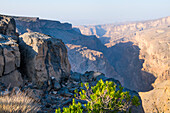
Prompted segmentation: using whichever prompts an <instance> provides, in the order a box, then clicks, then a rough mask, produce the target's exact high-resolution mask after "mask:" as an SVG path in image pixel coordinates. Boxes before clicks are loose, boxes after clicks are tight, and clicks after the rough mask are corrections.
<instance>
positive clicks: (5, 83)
mask: <svg viewBox="0 0 170 113" xmlns="http://www.w3.org/2000/svg"><path fill="white" fill-rule="evenodd" d="M21 25H22V26H21ZM53 25H54V26H53ZM43 32H45V33H46V34H44V33H43ZM53 35H55V36H53ZM61 39H62V40H64V41H62V40H61ZM68 42H72V44H69V43H68ZM64 43H66V45H65V44H64ZM66 46H67V48H68V52H69V53H68V52H67V48H66ZM86 46H87V47H88V48H87V47H86ZM99 47H103V48H99ZM105 49H106V47H105V46H104V45H103V44H102V43H101V42H100V40H98V39H97V38H96V37H95V36H85V35H82V34H80V33H78V32H76V31H75V30H74V29H72V27H71V24H68V23H64V24H62V23H60V22H57V21H56V22H55V21H48V20H40V19H38V18H27V17H13V16H6V15H0V61H1V62H0V96H1V97H5V96H7V95H9V96H10V95H12V93H14V94H18V93H19V92H24V93H26V94H28V95H27V96H29V98H32V99H34V100H35V101H36V102H37V103H38V104H39V105H38V106H39V108H40V109H39V111H38V112H40V113H46V112H54V111H55V109H57V108H63V107H64V106H66V107H67V105H69V104H71V102H72V99H73V98H74V96H73V95H74V93H75V92H74V90H75V89H78V90H81V89H82V87H81V86H80V83H86V82H88V83H89V84H90V86H94V85H95V84H97V82H98V81H99V80H100V79H102V80H103V81H113V82H114V83H115V84H116V85H117V88H119V86H122V85H121V83H120V82H119V81H118V80H116V79H114V78H113V77H112V78H108V77H107V76H105V74H103V73H101V72H99V71H100V70H102V71H103V72H104V73H108V74H109V73H110V75H114V76H115V77H116V76H117V77H120V76H119V75H118V74H117V73H116V72H115V70H114V69H113V68H112V69H110V64H109V62H108V61H107V59H106V58H105V57H104V55H103V53H102V52H100V51H104V50H105ZM76 52H77V53H76ZM75 55H77V56H75ZM84 57H85V58H84ZM71 58H72V59H71ZM74 58H75V59H76V60H77V61H76V62H75V60H73V59H74ZM98 59H99V60H98ZM69 60H70V61H71V63H72V64H74V63H77V65H79V63H78V62H80V60H82V62H80V67H78V66H77V67H78V68H77V67H76V66H74V65H72V64H71V65H70V62H69ZM84 63H85V64H84ZM91 64H92V65H91ZM90 65H91V67H89V68H88V69H87V66H90ZM98 65H99V66H98ZM71 66H73V69H75V70H77V69H80V68H82V69H81V70H79V72H82V71H86V72H85V73H84V74H82V73H79V72H73V71H74V70H73V69H72V71H71ZM90 70H95V71H97V72H94V71H90ZM123 91H124V92H126V91H128V92H129V93H130V95H131V96H132V97H133V96H137V97H138V98H139V101H140V103H142V101H141V98H140V96H139V94H138V92H136V91H132V90H130V89H127V88H124V89H123ZM7 101H8V100H7ZM76 102H81V103H86V101H83V100H79V99H77V100H76ZM9 104H10V103H9ZM22 104H25V103H22ZM128 109H131V110H132V112H139V113H143V112H144V111H143V107H142V105H139V106H137V107H136V106H129V108H128ZM6 112H7V111H6Z"/></svg>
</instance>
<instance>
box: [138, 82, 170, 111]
mask: <svg viewBox="0 0 170 113" xmlns="http://www.w3.org/2000/svg"><path fill="white" fill-rule="evenodd" d="M139 94H140V96H141V98H142V101H143V107H144V110H145V112H146V113H169V112H170V80H165V81H163V82H162V83H159V84H157V85H156V86H155V88H154V90H151V91H149V92H140V93H139Z"/></svg>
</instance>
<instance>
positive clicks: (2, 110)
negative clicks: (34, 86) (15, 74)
mask: <svg viewBox="0 0 170 113" xmlns="http://www.w3.org/2000/svg"><path fill="white" fill-rule="evenodd" d="M38 110H39V105H38V104H37V102H35V100H34V99H32V98H30V97H29V96H28V95H27V94H26V93H23V92H18V93H15V92H13V93H11V94H8V95H5V96H0V113H30V112H31V113H36V112H37V111H38Z"/></svg>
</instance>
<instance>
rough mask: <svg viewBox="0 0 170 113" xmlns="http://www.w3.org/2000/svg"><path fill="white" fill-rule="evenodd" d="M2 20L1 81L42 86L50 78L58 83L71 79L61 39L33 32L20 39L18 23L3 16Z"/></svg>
mask: <svg viewBox="0 0 170 113" xmlns="http://www.w3.org/2000/svg"><path fill="white" fill-rule="evenodd" d="M0 19H1V20H0V28H1V29H0V33H1V34H0V60H1V62H0V66H1V67H0V81H1V82H3V83H5V84H6V85H9V84H11V86H21V85H22V84H23V83H24V82H26V81H27V80H28V81H29V82H33V83H35V84H38V85H39V86H42V85H43V83H44V82H47V81H48V80H49V78H50V77H54V78H55V79H56V80H57V81H58V82H61V80H63V81H64V79H67V78H68V76H69V75H70V64H69V61H68V57H67V49H66V47H65V45H64V43H63V42H62V41H61V40H59V39H56V38H52V37H50V36H47V35H44V34H41V33H33V32H32V33H25V34H23V35H21V36H20V37H18V34H17V33H16V31H15V30H16V25H15V20H14V19H13V18H11V17H8V16H3V15H1V16H0ZM21 75H22V76H21ZM23 79H24V81H23ZM12 81H13V82H12Z"/></svg>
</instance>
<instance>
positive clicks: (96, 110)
mask: <svg viewBox="0 0 170 113" xmlns="http://www.w3.org/2000/svg"><path fill="white" fill-rule="evenodd" d="M81 87H85V88H82V90H81V91H80V92H78V91H77V90H75V93H76V94H75V98H77V99H81V100H86V101H87V104H85V107H86V108H85V109H84V111H87V112H88V113H109V112H111V113H113V112H119V111H128V110H129V108H130V107H131V106H132V105H136V106H138V105H140V102H139V98H138V97H137V96H134V97H133V98H131V96H130V95H129V92H123V87H121V86H119V87H118V90H116V84H115V83H114V82H112V81H106V82H103V80H102V79H101V80H100V81H99V82H98V83H97V84H96V86H94V87H91V88H90V87H89V84H88V83H85V84H81ZM73 103H74V107H76V106H78V105H81V104H75V102H73ZM72 106H73V105H70V107H69V108H64V109H69V112H68V113H82V111H83V109H82V108H81V107H80V106H78V107H79V108H81V112H80V111H79V112H77V111H76V109H78V108H74V107H72ZM56 111H58V110H56ZM57 113H59V112H57ZM64 113H65V112H64Z"/></svg>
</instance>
